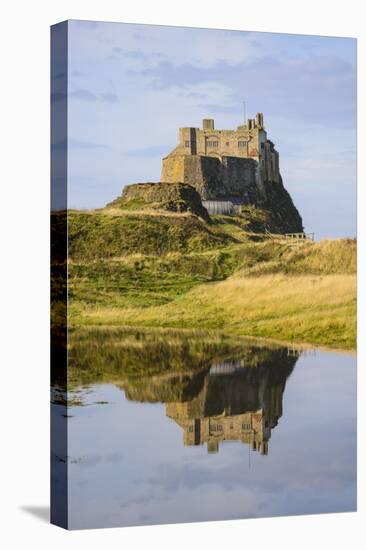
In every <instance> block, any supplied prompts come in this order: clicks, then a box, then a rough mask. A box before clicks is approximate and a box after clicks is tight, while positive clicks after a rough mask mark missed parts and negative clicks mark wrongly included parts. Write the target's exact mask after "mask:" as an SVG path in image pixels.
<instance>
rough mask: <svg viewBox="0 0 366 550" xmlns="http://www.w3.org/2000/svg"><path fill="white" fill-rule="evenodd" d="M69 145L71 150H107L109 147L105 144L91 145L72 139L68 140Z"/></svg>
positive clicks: (87, 142)
mask: <svg viewBox="0 0 366 550" xmlns="http://www.w3.org/2000/svg"><path fill="white" fill-rule="evenodd" d="M67 144H68V147H69V149H107V145H104V144H103V143H91V142H89V141H82V140H78V139H72V138H71V139H69V140H68V142H67Z"/></svg>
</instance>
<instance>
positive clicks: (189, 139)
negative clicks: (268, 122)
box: [161, 113, 281, 203]
mask: <svg viewBox="0 0 366 550" xmlns="http://www.w3.org/2000/svg"><path fill="white" fill-rule="evenodd" d="M161 181H162V182H167V183H179V182H181V183H188V184H189V185H192V186H193V187H195V188H196V189H197V191H198V192H199V193H200V194H201V198H202V199H203V200H216V199H217V200H222V199H224V198H232V197H237V198H238V199H239V200H241V201H242V202H243V203H248V202H251V200H252V199H251V195H253V190H254V187H253V186H256V189H257V191H258V193H259V195H261V196H262V199H263V200H265V192H264V186H263V184H264V182H266V183H274V184H276V183H279V182H280V181H281V176H280V168H279V154H278V152H277V151H276V149H275V147H274V144H273V142H272V141H270V140H269V139H268V138H267V132H266V130H265V128H264V121H263V114H262V113H257V114H256V116H255V118H249V119H248V120H247V122H246V124H242V125H240V126H238V127H237V129H236V130H218V129H217V128H215V121H214V120H213V119H211V118H205V119H203V121H202V128H192V127H187V128H179V131H178V145H177V146H176V147H175V148H174V149H173V150H172V151H171V152H170V153H169V154H168V155H167V156H166V157H165V158H163V163H162V172H161ZM250 189H251V190H250Z"/></svg>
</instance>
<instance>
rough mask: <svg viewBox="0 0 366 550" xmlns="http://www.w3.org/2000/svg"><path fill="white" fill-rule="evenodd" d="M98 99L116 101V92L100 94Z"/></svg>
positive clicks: (109, 101)
mask: <svg viewBox="0 0 366 550" xmlns="http://www.w3.org/2000/svg"><path fill="white" fill-rule="evenodd" d="M100 99H101V100H102V101H106V102H107V103H118V101H119V99H118V96H117V95H116V94H111V93H108V94H100Z"/></svg>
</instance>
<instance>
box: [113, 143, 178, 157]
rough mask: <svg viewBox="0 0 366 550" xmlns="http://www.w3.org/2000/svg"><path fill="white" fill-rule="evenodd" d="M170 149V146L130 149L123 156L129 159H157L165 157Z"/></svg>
mask: <svg viewBox="0 0 366 550" xmlns="http://www.w3.org/2000/svg"><path fill="white" fill-rule="evenodd" d="M171 149H172V146H171V145H153V146H151V147H144V148H142V149H131V150H130V151H126V152H125V153H124V154H125V155H128V156H130V157H159V158H161V157H162V156H164V155H167V154H168V153H169V151H170V150H171Z"/></svg>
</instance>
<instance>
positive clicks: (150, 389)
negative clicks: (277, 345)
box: [125, 349, 298, 455]
mask: <svg viewBox="0 0 366 550" xmlns="http://www.w3.org/2000/svg"><path fill="white" fill-rule="evenodd" d="M246 359H247V358H245V359H236V360H223V361H218V362H213V363H212V365H211V367H210V368H209V369H205V371H203V372H202V371H200V372H196V373H182V374H180V375H178V374H177V373H175V374H174V375H172V376H169V375H168V376H166V375H165V376H162V377H160V376H157V377H153V379H150V380H149V382H147V384H146V386H145V387H144V388H142V387H141V386H139V388H137V387H136V386H135V387H131V386H129V385H128V387H125V391H126V396H127V397H128V398H129V399H133V400H142V401H145V400H148V401H164V402H165V403H166V414H167V416H168V417H169V418H171V419H172V420H174V421H175V422H176V423H177V424H178V425H179V426H180V427H181V428H182V429H183V442H184V445H187V446H191V445H205V444H207V450H208V452H209V453H215V452H218V450H219V445H220V442H224V441H241V442H242V443H246V444H249V445H250V446H251V448H252V449H253V450H256V451H258V452H260V453H261V454H262V455H266V454H267V453H268V441H269V439H270V437H271V431H272V429H273V428H274V427H275V426H276V425H277V423H278V420H279V418H280V417H281V416H282V397H283V392H284V389H285V385H286V380H287V378H288V376H289V375H290V373H291V372H292V370H293V368H294V366H295V364H296V361H297V359H298V354H296V355H295V354H292V353H291V354H288V352H287V350H286V349H280V350H279V349H277V350H273V351H271V352H270V353H267V354H266V357H265V358H260V360H259V362H256V366H253V360H251V366H245V364H246ZM263 359H264V360H263ZM154 397H155V398H154Z"/></svg>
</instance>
